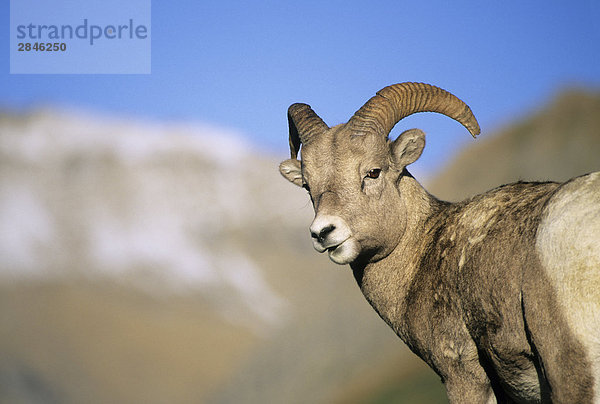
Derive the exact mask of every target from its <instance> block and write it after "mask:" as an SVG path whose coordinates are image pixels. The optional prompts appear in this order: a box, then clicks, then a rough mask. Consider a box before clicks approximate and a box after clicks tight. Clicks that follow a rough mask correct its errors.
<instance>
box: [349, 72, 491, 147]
mask: <svg viewBox="0 0 600 404" xmlns="http://www.w3.org/2000/svg"><path fill="white" fill-rule="evenodd" d="M417 112H438V113H440V114H444V115H446V116H448V117H450V118H452V119H455V120H456V121H458V122H460V123H461V124H462V125H463V126H464V127H465V128H467V130H468V131H469V132H470V133H471V135H473V137H475V136H477V135H478V134H479V132H480V129H479V124H478V123H477V120H476V119H475V116H474V115H473V112H472V111H471V108H469V106H468V105H467V104H465V103H464V102H462V101H461V100H460V99H459V98H458V97H456V96H454V95H452V94H451V93H449V92H448V91H446V90H442V89H441V88H439V87H435V86H432V85H430V84H424V83H399V84H393V85H391V86H387V87H385V88H383V89H382V90H380V91H378V92H377V95H375V96H374V97H372V98H371V99H370V100H369V101H367V102H366V103H365V105H363V106H362V107H361V108H360V109H359V110H358V111H356V113H355V114H354V116H353V117H352V118H351V119H350V120H349V121H348V124H347V125H350V128H351V129H352V130H354V131H357V132H367V133H368V132H371V133H379V134H382V135H383V136H387V135H388V134H389V132H390V131H391V130H392V128H393V127H394V125H396V124H397V123H398V121H400V120H401V119H403V118H406V117H407V116H409V115H412V114H414V113H417Z"/></svg>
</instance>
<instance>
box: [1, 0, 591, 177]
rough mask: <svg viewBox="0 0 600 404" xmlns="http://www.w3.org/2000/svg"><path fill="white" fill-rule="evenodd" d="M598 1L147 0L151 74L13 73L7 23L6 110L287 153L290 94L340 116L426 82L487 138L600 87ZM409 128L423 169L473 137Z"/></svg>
mask: <svg viewBox="0 0 600 404" xmlns="http://www.w3.org/2000/svg"><path fill="white" fill-rule="evenodd" d="M40 1H41V0H40ZM7 3H8V2H4V6H3V8H2V10H0V12H1V13H2V14H1V19H0V21H1V25H2V26H5V27H7V26H8V25H9V14H8V7H7ZM597 3H598V2H597V1H592V0H589V1H588V0H585V1H571V2H567V1H555V0H551V1H548V0H546V1H514V0H508V1H503V2H482V1H460V0H459V1H452V2H450V1H410V2H409V1H398V0H396V1H371V2H365V1H360V2H358V1H303V2H298V1H294V2H286V1H281V0H280V1H252V2H250V1H220V2H216V1H211V2H208V1H198V0H184V1H177V2H175V1H171V2H168V1H164V0H163V1H159V0H153V1H152V26H151V35H152V74H149V75H10V74H9V73H8V72H9V60H8V50H7V48H8V47H9V44H8V43H9V40H8V32H7V31H8V30H7V29H3V30H0V40H1V41H2V43H3V44H4V46H5V51H4V52H2V56H1V57H0V61H1V63H2V66H1V73H0V89H1V91H0V108H2V109H7V108H8V109H15V108H16V109H23V108H28V107H31V106H37V105H49V104H51V105H52V104H57V105H60V106H67V107H76V108H81V109H85V110H92V111H93V110H98V111H101V112H103V113H114V114H118V115H120V116H133V117H137V118H139V119H142V120H143V119H152V120H159V121H165V120H166V121H182V120H184V121H188V120H189V121H199V122H207V123H212V124H216V125H221V126H225V127H228V128H234V129H237V130H239V131H240V132H241V133H242V134H243V135H244V136H247V137H249V138H251V139H252V141H253V142H255V143H256V144H257V145H258V146H260V147H262V148H264V149H265V150H267V151H269V152H271V153H275V154H278V155H281V157H282V158H284V157H286V156H287V121H286V119H287V118H286V110H287V107H288V106H289V105H290V104H291V103H294V102H307V103H309V104H311V105H312V106H313V108H314V109H315V110H316V111H317V113H318V114H319V115H320V116H321V117H322V118H323V119H324V120H325V121H326V122H327V123H328V124H329V125H334V124H337V123H341V122H345V121H346V120H347V119H348V118H349V117H350V116H351V115H352V113H353V112H354V111H355V110H356V109H358V108H359V107H360V106H361V105H362V104H363V103H364V102H365V101H366V100H367V99H368V98H369V97H371V96H372V95H373V94H374V93H375V92H376V91H377V90H379V89H380V88H382V87H384V86H386V85H388V84H392V83H397V82H401V81H422V82H427V83H431V84H436V85H438V86H440V87H443V88H445V89H447V90H450V91H451V92H453V93H455V94H456V95H457V96H459V97H460V98H462V99H464V100H465V101H466V102H467V103H468V104H469V105H470V106H471V108H472V109H473V111H474V112H475V114H476V116H477V117H478V119H479V121H480V124H481V126H482V130H483V134H482V136H485V135H486V133H489V132H490V131H492V130H494V129H496V128H498V126H499V125H501V124H502V123H503V122H505V121H506V120H510V119H514V118H517V117H519V116H522V115H523V114H524V113H525V112H529V111H531V110H534V109H535V108H536V107H537V106H539V105H542V104H543V102H544V101H545V100H546V99H548V97H550V96H552V95H553V94H555V93H556V92H557V91H558V90H560V89H561V88H564V87H565V86H568V85H579V86H582V87H593V88H596V89H598V88H600V57H599V53H600V47H599V45H598V44H600V28H599V24H598V21H600V6H599V5H597ZM415 126H417V127H420V128H422V129H423V130H425V132H426V133H427V134H428V138H427V139H428V145H427V148H426V153H425V154H424V156H423V157H422V163H421V164H422V166H423V167H424V169H435V168H436V167H439V165H440V162H443V161H445V160H446V159H447V158H448V157H449V156H450V154H451V153H453V152H455V151H456V149H457V148H458V147H460V146H461V145H464V144H465V143H467V142H469V141H471V140H470V136H469V135H468V134H467V133H466V131H464V130H462V129H461V127H460V125H458V124H456V123H454V122H453V121H451V120H449V119H448V118H445V117H442V116H439V115H436V114H419V115H417V116H415V117H411V118H408V119H407V120H406V123H402V124H401V125H399V127H398V128H397V129H395V133H399V132H400V131H401V130H403V129H407V128H409V127H415Z"/></svg>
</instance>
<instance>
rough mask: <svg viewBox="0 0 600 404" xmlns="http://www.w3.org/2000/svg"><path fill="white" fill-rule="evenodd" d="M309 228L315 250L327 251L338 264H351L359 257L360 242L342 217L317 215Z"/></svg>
mask: <svg viewBox="0 0 600 404" xmlns="http://www.w3.org/2000/svg"><path fill="white" fill-rule="evenodd" d="M309 230H310V235H311V237H312V242H313V247H314V248H315V250H317V251H318V252H320V253H323V252H325V251H327V253H328V254H329V258H330V259H331V260H332V261H333V262H335V263H336V264H340V265H344V264H349V263H350V262H352V261H354V260H355V259H356V258H357V257H358V254H359V252H360V250H359V245H358V242H357V241H356V240H355V239H354V237H352V231H351V230H350V228H349V227H348V224H347V223H346V221H345V220H344V219H342V218H341V217H339V216H331V215H317V217H315V220H313V222H312V224H311V225H310V229H309Z"/></svg>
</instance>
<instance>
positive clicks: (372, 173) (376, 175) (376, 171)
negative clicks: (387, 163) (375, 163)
mask: <svg viewBox="0 0 600 404" xmlns="http://www.w3.org/2000/svg"><path fill="white" fill-rule="evenodd" d="M380 173H381V169H380V168H374V169H372V170H369V172H368V173H367V177H369V178H379V174H380Z"/></svg>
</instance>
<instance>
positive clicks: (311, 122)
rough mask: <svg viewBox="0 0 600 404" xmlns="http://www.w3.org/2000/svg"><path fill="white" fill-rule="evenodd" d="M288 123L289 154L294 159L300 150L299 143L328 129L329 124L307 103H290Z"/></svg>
mask: <svg viewBox="0 0 600 404" xmlns="http://www.w3.org/2000/svg"><path fill="white" fill-rule="evenodd" d="M288 124H289V127H290V154H291V155H292V158H293V159H295V158H297V156H298V152H299V151H300V144H301V143H306V142H308V141H309V140H310V138H311V137H313V136H315V135H316V134H318V133H322V132H324V131H326V130H327V129H329V126H327V124H326V123H325V122H323V120H322V119H321V118H319V116H318V115H317V114H316V113H315V111H313V110H312V108H311V107H310V105H307V104H292V105H290V107H289V108H288Z"/></svg>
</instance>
